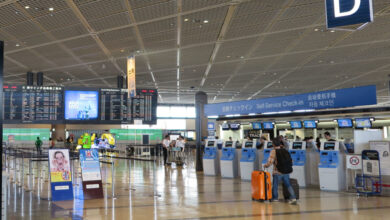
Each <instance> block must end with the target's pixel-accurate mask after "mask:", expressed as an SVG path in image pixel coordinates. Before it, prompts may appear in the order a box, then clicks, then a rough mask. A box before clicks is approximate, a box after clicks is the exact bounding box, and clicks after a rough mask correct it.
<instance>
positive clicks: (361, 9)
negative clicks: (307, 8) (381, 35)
mask: <svg viewBox="0 0 390 220" xmlns="http://www.w3.org/2000/svg"><path fill="white" fill-rule="evenodd" d="M326 20H327V26H328V28H336V27H341V26H347V25H354V24H363V23H367V22H372V21H373V20H374V13H373V9H372V0H326Z"/></svg>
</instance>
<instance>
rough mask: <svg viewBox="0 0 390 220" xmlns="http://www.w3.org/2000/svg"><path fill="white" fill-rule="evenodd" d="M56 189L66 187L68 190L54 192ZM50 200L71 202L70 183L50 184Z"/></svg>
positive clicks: (71, 190) (71, 188)
mask: <svg viewBox="0 0 390 220" xmlns="http://www.w3.org/2000/svg"><path fill="white" fill-rule="evenodd" d="M56 187H68V189H64V190H56V189H55V188H56ZM51 200H52V201H63V200H73V184H72V182H55V183H51Z"/></svg>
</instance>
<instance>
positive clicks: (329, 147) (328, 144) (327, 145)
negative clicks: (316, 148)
mask: <svg viewBox="0 0 390 220" xmlns="http://www.w3.org/2000/svg"><path fill="white" fill-rule="evenodd" d="M335 146H336V143H334V142H326V143H324V150H334V148H335Z"/></svg>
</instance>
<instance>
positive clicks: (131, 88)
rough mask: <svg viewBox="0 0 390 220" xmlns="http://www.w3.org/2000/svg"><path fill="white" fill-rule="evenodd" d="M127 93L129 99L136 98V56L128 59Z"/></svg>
mask: <svg viewBox="0 0 390 220" xmlns="http://www.w3.org/2000/svg"><path fill="white" fill-rule="evenodd" d="M127 91H128V97H134V96H135V95H136V87H135V57H134V56H131V57H128V58H127Z"/></svg>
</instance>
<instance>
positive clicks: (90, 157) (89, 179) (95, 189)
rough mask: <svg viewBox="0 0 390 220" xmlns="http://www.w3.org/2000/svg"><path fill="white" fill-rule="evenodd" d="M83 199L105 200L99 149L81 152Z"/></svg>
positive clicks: (82, 150)
mask: <svg viewBox="0 0 390 220" xmlns="http://www.w3.org/2000/svg"><path fill="white" fill-rule="evenodd" d="M80 166H81V176H82V180H83V198H84V199H96V198H103V187H102V177H101V173H100V162H99V152H98V150H97V149H81V150H80Z"/></svg>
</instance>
